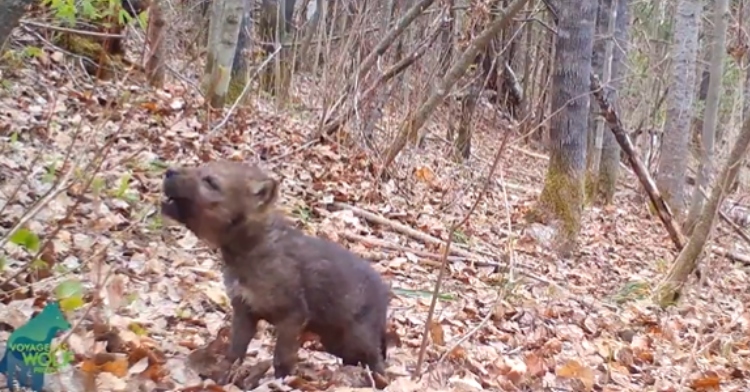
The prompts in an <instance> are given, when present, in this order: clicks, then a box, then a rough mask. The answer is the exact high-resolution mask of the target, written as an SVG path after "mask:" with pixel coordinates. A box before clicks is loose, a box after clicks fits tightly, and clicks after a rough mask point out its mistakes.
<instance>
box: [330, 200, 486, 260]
mask: <svg viewBox="0 0 750 392" xmlns="http://www.w3.org/2000/svg"><path fill="white" fill-rule="evenodd" d="M333 206H334V207H336V208H339V209H343V210H349V211H351V212H353V213H354V215H356V216H359V217H361V218H364V219H366V220H368V221H370V222H372V223H377V224H380V225H383V226H387V227H390V228H392V229H393V230H396V231H397V232H399V233H401V234H404V235H407V236H409V237H412V238H414V239H418V240H420V241H424V242H427V243H430V244H434V245H443V244H444V243H445V240H441V239H440V238H437V237H433V236H431V235H429V234H427V233H423V232H421V231H419V230H416V229H413V228H411V227H409V226H406V225H404V224H402V223H398V222H395V221H393V220H390V219H388V218H385V217H382V216H380V215H378V214H374V213H372V212H369V211H365V210H363V209H361V208H357V207H354V206H350V205H348V204H344V203H340V202H334V203H333ZM451 252H453V253H454V254H456V255H459V256H463V257H465V258H467V259H471V260H484V258H482V257H481V256H479V255H478V254H476V253H472V252H469V251H467V250H464V249H460V248H453V249H451Z"/></svg>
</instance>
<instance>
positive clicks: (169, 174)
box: [164, 168, 177, 180]
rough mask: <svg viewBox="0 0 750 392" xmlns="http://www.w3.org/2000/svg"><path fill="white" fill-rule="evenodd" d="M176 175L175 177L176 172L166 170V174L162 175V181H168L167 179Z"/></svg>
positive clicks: (170, 169)
mask: <svg viewBox="0 0 750 392" xmlns="http://www.w3.org/2000/svg"><path fill="white" fill-rule="evenodd" d="M176 175H177V170H175V169H172V168H169V169H167V172H166V173H164V179H165V180H168V179H170V178H172V177H174V176H176Z"/></svg>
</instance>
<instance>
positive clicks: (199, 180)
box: [162, 161, 389, 378]
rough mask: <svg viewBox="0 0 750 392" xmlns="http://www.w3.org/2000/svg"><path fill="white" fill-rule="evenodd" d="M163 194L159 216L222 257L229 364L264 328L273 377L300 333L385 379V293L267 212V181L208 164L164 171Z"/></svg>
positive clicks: (293, 352)
mask: <svg viewBox="0 0 750 392" xmlns="http://www.w3.org/2000/svg"><path fill="white" fill-rule="evenodd" d="M163 191H164V196H165V197H166V200H165V201H164V202H163V203H162V214H164V215H165V216H167V217H168V218H171V219H173V220H175V221H177V222H179V223H180V224H182V225H184V226H185V227H186V228H187V229H188V230H190V231H192V232H193V233H195V235H196V236H197V237H198V238H201V239H202V240H203V241H205V242H207V243H209V244H211V245H213V246H215V247H217V248H219V249H220V250H221V255H222V259H223V274H224V284H225V286H226V289H227V293H228V296H229V298H230V299H231V305H232V311H233V315H232V332H231V338H230V347H229V352H228V354H227V359H228V360H229V361H231V362H235V361H236V360H238V359H239V360H240V361H242V360H243V359H244V357H245V354H246V351H247V347H248V345H249V343H250V340H251V339H252V338H253V337H254V336H255V334H256V331H257V323H258V321H259V320H266V321H267V322H269V323H271V324H273V325H274V327H275V330H276V338H277V339H276V346H275V348H274V353H273V367H274V375H275V377H278V378H281V377H285V376H287V375H290V374H291V373H292V371H293V370H294V367H295V365H296V363H297V351H298V349H299V347H300V343H299V340H298V337H299V336H300V335H301V333H303V332H305V331H309V332H312V333H314V334H316V335H318V336H319V337H320V341H321V343H322V344H323V346H324V347H325V349H326V351H328V352H329V353H331V354H333V355H335V356H337V357H339V358H341V359H342V360H343V363H344V364H345V365H355V366H356V365H358V364H362V365H367V366H369V367H370V369H371V370H372V371H375V372H377V373H380V374H382V375H385V359H386V350H387V348H386V322H387V311H388V301H389V288H388V286H386V284H385V283H384V282H383V280H382V278H381V277H380V274H378V273H377V271H375V270H374V269H373V268H372V267H371V266H370V265H369V263H368V262H367V261H364V260H362V259H361V258H359V257H357V256H356V255H354V254H353V253H352V252H350V251H348V250H346V249H344V248H343V247H342V246H340V245H338V244H336V243H333V242H330V241H327V240H324V239H321V238H317V237H312V236H308V235H306V234H304V233H303V232H301V231H300V230H298V229H296V228H295V227H294V226H293V224H292V222H291V221H289V220H288V219H287V218H286V217H284V215H283V214H282V213H281V212H279V211H276V210H275V209H274V204H275V201H276V198H277V194H278V183H277V182H276V181H275V180H274V179H272V178H271V177H269V176H268V175H267V174H266V173H265V172H264V171H263V170H261V169H260V168H258V167H257V166H255V165H250V164H245V163H239V162H231V161H216V162H211V163H206V164H203V165H200V166H194V167H180V168H172V169H169V170H167V172H166V175H165V178H164V183H163Z"/></svg>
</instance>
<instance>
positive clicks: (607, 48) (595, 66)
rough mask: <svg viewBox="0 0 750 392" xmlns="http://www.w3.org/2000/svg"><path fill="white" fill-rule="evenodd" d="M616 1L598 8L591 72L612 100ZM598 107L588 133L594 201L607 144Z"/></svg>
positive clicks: (589, 193) (592, 110)
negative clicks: (603, 151) (611, 86)
mask: <svg viewBox="0 0 750 392" xmlns="http://www.w3.org/2000/svg"><path fill="white" fill-rule="evenodd" d="M615 1H616V0H599V6H598V10H597V13H596V14H597V15H596V37H595V38H594V49H593V52H592V54H591V72H594V73H596V75H597V76H598V77H599V79H600V80H601V81H602V84H603V85H604V89H605V95H606V96H607V98H608V99H609V97H610V95H611V90H612V89H611V88H610V87H609V83H610V81H611V69H612V50H613V47H614V45H613V42H612V40H613V39H614V38H613V37H614V28H615V24H614V22H615V16H614V15H613V14H612V13H613V11H614V9H615V7H614V6H615ZM599 112H600V110H599V108H598V107H597V106H596V105H590V114H589V127H588V132H587V135H588V137H587V146H586V158H587V159H586V161H587V162H586V168H587V170H588V174H587V176H586V196H587V199H589V200H593V199H594V197H595V196H596V194H597V189H598V188H599V167H600V166H599V164H600V163H601V157H602V147H603V145H604V141H603V138H604V118H602V116H600V115H599Z"/></svg>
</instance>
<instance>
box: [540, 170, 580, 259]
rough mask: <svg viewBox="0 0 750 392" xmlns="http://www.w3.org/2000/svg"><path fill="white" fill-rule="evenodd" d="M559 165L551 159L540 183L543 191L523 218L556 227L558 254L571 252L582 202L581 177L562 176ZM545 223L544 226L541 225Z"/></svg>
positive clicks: (575, 238)
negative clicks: (554, 224) (532, 209)
mask: <svg viewBox="0 0 750 392" xmlns="http://www.w3.org/2000/svg"><path fill="white" fill-rule="evenodd" d="M561 166H562V165H561V162H560V161H559V160H556V159H553V160H551V161H550V166H549V169H548V171H547V177H546V178H545V181H544V189H543V190H542V194H541V195H540V196H539V202H538V203H537V205H536V207H535V209H536V210H535V211H532V212H530V213H529V214H528V215H527V217H529V218H535V219H536V220H537V221H541V222H543V223H545V224H549V223H551V222H550V221H554V222H557V223H559V224H558V225H556V226H557V227H558V239H557V242H558V245H559V247H558V249H559V251H560V252H561V253H562V254H567V253H569V252H570V251H572V250H573V249H574V248H575V247H576V246H577V243H578V233H579V232H580V230H581V215H582V214H583V203H584V198H585V187H584V177H583V176H581V177H579V178H576V176H575V175H570V174H569V173H565V172H564V171H563V170H562V169H561ZM545 221H547V222H545Z"/></svg>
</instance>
